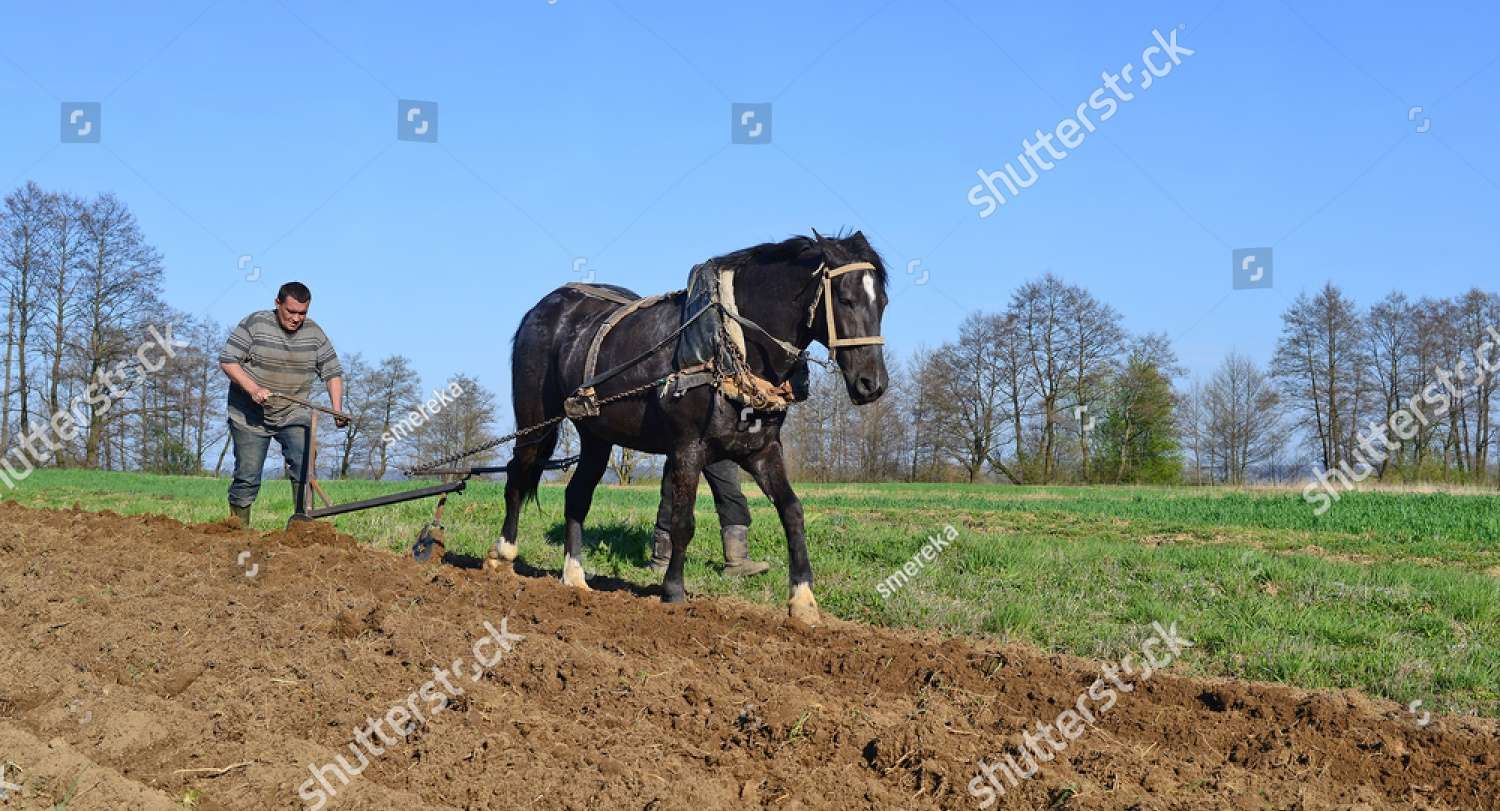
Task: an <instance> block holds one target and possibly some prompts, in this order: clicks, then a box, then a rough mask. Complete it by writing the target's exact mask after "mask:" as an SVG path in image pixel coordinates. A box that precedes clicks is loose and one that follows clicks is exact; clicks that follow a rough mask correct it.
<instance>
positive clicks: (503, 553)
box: [495, 538, 521, 563]
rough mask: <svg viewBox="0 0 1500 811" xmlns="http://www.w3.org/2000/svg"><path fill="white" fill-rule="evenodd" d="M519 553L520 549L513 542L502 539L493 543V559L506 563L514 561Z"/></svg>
mask: <svg viewBox="0 0 1500 811" xmlns="http://www.w3.org/2000/svg"><path fill="white" fill-rule="evenodd" d="M520 552H521V547H520V545H518V544H517V543H516V542H515V541H507V540H505V539H504V538H501V539H500V540H498V541H495V557H497V558H499V559H500V560H503V561H505V562H506V563H510V562H511V561H513V560H515V559H516V555H518V554H520Z"/></svg>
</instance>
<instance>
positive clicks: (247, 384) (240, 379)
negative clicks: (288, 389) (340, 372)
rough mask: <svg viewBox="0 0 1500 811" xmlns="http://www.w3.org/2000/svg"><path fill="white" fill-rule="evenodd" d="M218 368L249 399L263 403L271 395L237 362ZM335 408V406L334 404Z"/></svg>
mask: <svg viewBox="0 0 1500 811" xmlns="http://www.w3.org/2000/svg"><path fill="white" fill-rule="evenodd" d="M219 368H220V369H223V370H224V375H225V376H226V377H228V378H229V379H230V381H231V382H233V383H234V384H235V385H236V386H239V387H240V388H242V389H244V390H245V393H246V394H248V395H250V399H251V400H254V401H255V402H257V403H264V402H265V401H266V399H267V398H269V397H270V396H271V390H270V389H268V388H266V387H265V386H262V385H261V384H259V383H257V382H255V379H254V378H252V377H251V376H250V373H249V372H247V371H245V367H243V366H241V365H239V364H238V363H220V364H219ZM329 388H330V391H331V390H332V387H331V386H330V387H329ZM335 408H337V406H335Z"/></svg>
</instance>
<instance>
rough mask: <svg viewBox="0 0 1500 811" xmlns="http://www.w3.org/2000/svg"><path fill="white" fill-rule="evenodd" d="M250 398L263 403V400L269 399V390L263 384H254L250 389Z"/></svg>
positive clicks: (260, 403)
mask: <svg viewBox="0 0 1500 811" xmlns="http://www.w3.org/2000/svg"><path fill="white" fill-rule="evenodd" d="M250 399H252V400H254V401H255V402H256V403H257V404H259V405H265V402H266V401H267V400H269V399H271V390H270V389H268V388H266V387H265V386H256V387H255V388H253V389H250Z"/></svg>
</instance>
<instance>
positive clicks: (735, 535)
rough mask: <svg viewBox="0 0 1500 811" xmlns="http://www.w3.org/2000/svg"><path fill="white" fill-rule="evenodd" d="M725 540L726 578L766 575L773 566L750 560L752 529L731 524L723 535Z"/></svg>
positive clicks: (724, 530)
mask: <svg viewBox="0 0 1500 811" xmlns="http://www.w3.org/2000/svg"><path fill="white" fill-rule="evenodd" d="M721 534H722V537H723V539H724V576H725V577H754V576H755V575H758V574H765V572H766V571H767V570H769V569H770V568H771V564H769V563H762V562H761V561H758V560H751V559H750V528H749V527H747V526H745V525H743V524H730V525H729V526H727V527H724V529H723V532H722V533H721Z"/></svg>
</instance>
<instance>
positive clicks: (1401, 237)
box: [0, 0, 1500, 423]
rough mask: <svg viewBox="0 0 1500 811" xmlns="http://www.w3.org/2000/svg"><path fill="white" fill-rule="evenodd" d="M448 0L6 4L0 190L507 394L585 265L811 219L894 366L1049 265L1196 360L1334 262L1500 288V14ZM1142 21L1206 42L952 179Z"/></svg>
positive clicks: (1016, 136)
mask: <svg viewBox="0 0 1500 811" xmlns="http://www.w3.org/2000/svg"><path fill="white" fill-rule="evenodd" d="M475 5H476V4H462V5H454V6H449V5H446V4H434V3H422V4H412V3H402V4H373V3H372V4H359V7H360V9H361V11H360V13H359V14H357V15H354V14H351V13H350V12H349V11H348V10H347V9H349V8H352V6H349V5H348V4H334V3H288V4H285V5H283V4H281V3H277V2H269V3H265V2H256V3H246V2H228V1H227V0H226V1H224V2H211V3H210V2H184V3H170V4H157V3H143V4H128V5H121V4H108V5H106V4H102V3H99V4H77V5H74V4H64V3H48V4H34V3H19V2H7V3H5V5H4V8H3V12H0V54H3V57H4V58H3V60H0V98H3V100H4V105H5V111H6V116H5V118H6V126H5V127H3V128H0V181H9V183H8V184H7V185H6V186H5V188H7V189H9V188H13V187H14V186H15V185H16V184H17V183H19V182H21V181H22V180H24V179H27V178H31V179H35V180H37V181H38V182H40V183H42V184H43V185H44V186H46V187H49V188H55V189H68V190H71V191H73V192H76V193H79V194H92V193H96V192H100V191H113V192H115V193H117V194H119V195H121V196H122V197H123V198H124V199H125V200H126V201H127V202H128V203H129V204H130V205H131V207H132V208H133V209H134V211H135V212H136V214H137V215H138V216H139V218H140V220H141V223H142V225H143V227H144V229H145V232H146V234H147V236H148V238H149V239H150V240H151V241H152V242H153V243H154V244H155V245H156V246H157V247H158V248H159V249H160V250H161V251H162V252H163V253H164V254H165V257H166V264H167V299H168V301H169V302H170V303H171V304H172V305H173V306H175V307H178V308H181V309H185V310H189V311H192V312H196V313H206V314H208V315H210V316H212V317H214V318H215V319H217V320H219V321H221V322H225V323H232V322H234V321H235V320H237V319H238V318H239V317H241V316H242V315H244V314H245V313H247V312H249V311H251V310H253V309H257V308H262V307H264V306H267V305H268V304H269V302H270V299H271V298H272V295H273V291H274V289H275V284H276V283H277V282H279V281H282V280H286V279H301V280H303V281H306V282H307V283H308V284H309V285H311V287H312V288H313V290H314V303H313V317H314V318H316V319H317V320H318V321H319V322H321V323H322V324H323V325H324V327H325V328H326V329H327V330H328V332H329V333H330V334H331V335H332V336H333V337H334V340H335V343H336V344H337V345H338V346H339V347H340V349H341V351H343V352H345V353H348V352H352V351H356V350H358V351H361V352H363V353H364V354H365V356H366V357H368V358H379V357H381V356H383V355H387V354H390V353H397V352H399V353H403V354H406V355H408V356H410V357H411V358H413V360H414V361H415V362H416V364H417V367H418V369H419V370H420V371H421V372H422V373H423V375H424V377H425V379H426V380H425V382H426V385H427V386H428V387H429V388H431V387H433V386H436V385H439V384H440V383H441V382H442V380H443V379H444V378H445V377H446V376H447V375H448V374H450V373H452V372H456V371H464V372H467V373H470V374H476V375H478V376H479V377H480V378H481V380H483V381H484V382H485V383H486V384H487V385H489V386H491V387H492V388H494V389H495V390H496V391H497V392H499V393H501V394H502V397H504V396H505V395H506V393H507V392H508V388H507V387H508V385H509V380H508V374H507V370H506V362H505V359H506V354H507V352H508V347H509V338H510V334H511V332H512V331H513V330H514V328H515V325H516V323H517V321H518V320H519V318H520V316H521V314H522V313H523V312H524V311H525V310H526V309H527V308H528V307H529V306H530V305H531V304H533V303H535V301H536V300H537V299H538V298H540V297H541V296H542V295H543V294H545V293H546V292H547V291H548V290H550V289H552V288H554V287H556V286H558V285H560V284H562V283H565V282H567V281H570V280H574V279H579V278H581V276H580V275H579V274H576V273H575V272H574V263H575V259H576V258H577V257H587V264H586V266H585V267H586V268H588V269H592V270H593V271H594V272H595V273H596V278H597V279H598V280H600V281H608V282H615V283H619V284H624V285H626V286H629V287H632V288H635V289H636V290H639V291H641V292H655V291H660V290H667V289H673V288H676V287H679V286H681V284H682V282H683V279H684V277H685V274H686V272H687V270H688V268H689V267H690V266H691V265H692V264H693V263H694V262H697V261H701V260H702V259H704V258H706V257H708V256H711V255H714V254H717V253H722V252H725V251H729V250H732V249H735V248H738V247H742V246H745V245H748V244H752V243H755V242H759V241H763V240H771V239H779V238H782V237H785V236H787V235H789V234H792V233H805V232H807V230H808V229H809V228H812V227H816V228H818V229H819V230H825V229H826V231H834V230H837V229H839V228H841V227H844V228H850V229H853V228H862V229H863V230H864V231H865V232H866V234H868V235H870V236H871V237H872V239H873V240H874V242H875V244H876V246H877V247H878V248H879V249H880V250H881V251H882V252H883V254H884V256H885V258H886V260H887V263H888V264H889V265H890V267H891V268H892V271H893V285H892V290H893V293H894V295H893V301H892V306H891V308H890V310H889V311H888V314H887V317H886V334H887V335H888V336H889V339H890V342H891V345H892V347H894V348H895V349H896V350H897V351H899V352H900V353H902V354H905V353H906V352H907V351H909V350H910V349H912V348H913V347H916V346H917V345H919V344H926V345H929V346H931V345H936V344H938V343H940V342H942V341H944V340H946V339H949V338H950V337H952V336H953V335H954V334H955V332H956V324H957V322H958V320H960V319H961V318H962V316H963V315H964V314H965V312H967V311H969V310H972V309H985V310H997V309H999V308H1002V307H1003V306H1004V305H1005V302H1006V300H1007V298H1008V297H1009V295H1010V292H1011V290H1012V289H1013V288H1014V287H1015V286H1016V285H1017V284H1019V283H1021V282H1022V281H1024V280H1026V279H1028V278H1031V277H1034V276H1036V275H1038V274H1040V273H1042V272H1044V271H1047V270H1051V271H1052V272H1054V273H1056V274H1058V275H1059V276H1062V277H1063V278H1065V279H1067V280H1069V281H1072V282H1076V283H1079V284H1083V285H1085V286H1086V287H1088V288H1089V289H1090V290H1092V291H1093V292H1094V293H1095V294H1096V295H1098V296H1099V297H1101V298H1102V299H1104V300H1106V301H1108V302H1110V303H1112V304H1113V305H1114V306H1115V307H1116V308H1118V309H1119V310H1120V311H1121V312H1123V313H1124V314H1125V318H1126V323H1127V325H1128V326H1129V327H1130V328H1131V329H1132V330H1135V331H1147V330H1158V331H1165V332H1167V333H1168V334H1169V335H1171V336H1173V337H1174V338H1175V339H1176V346H1177V348H1178V351H1179V353H1180V354H1181V355H1182V357H1183V360H1184V362H1185V363H1186V365H1187V366H1188V367H1189V368H1190V369H1191V370H1193V371H1195V372H1204V371H1207V370H1208V369H1210V368H1211V367H1212V366H1213V365H1214V364H1216V363H1217V362H1218V360H1219V359H1220V358H1221V357H1222V356H1223V354H1224V353H1225V352H1227V351H1228V350H1230V349H1239V350H1240V351H1243V352H1246V353H1248V354H1250V355H1251V356H1253V357H1255V358H1257V359H1260V360H1262V361H1264V360H1266V359H1268V358H1269V356H1270V351H1271V348H1272V346H1273V345H1274V341H1275V337H1276V332H1277V330H1278V327H1279V321H1278V315H1279V313H1280V312H1281V310H1282V309H1283V308H1284V307H1285V305H1286V303H1287V302H1288V301H1289V300H1290V299H1291V297H1292V296H1294V295H1295V294H1296V292H1297V291H1298V290H1300V289H1305V288H1307V289H1310V288H1313V287H1316V286H1318V285H1319V284H1321V283H1322V282H1323V281H1324V280H1325V279H1332V280H1334V281H1336V282H1338V283H1339V284H1341V285H1343V286H1344V287H1345V288H1346V289H1347V290H1349V291H1350V292H1351V293H1353V294H1354V295H1355V296H1357V297H1358V298H1359V299H1360V300H1361V301H1363V302H1366V303H1368V302H1370V301H1372V300H1374V299H1375V298H1376V297H1378V296H1380V295H1383V294H1384V293H1385V292H1387V291H1388V290H1390V289H1393V288H1399V289H1402V290H1405V291H1407V292H1409V293H1411V294H1414V295H1421V294H1432V295H1450V294H1453V293H1456V292H1460V291H1462V290H1465V289H1467V288H1468V287H1470V286H1472V285H1476V284H1478V285H1489V286H1491V287H1494V286H1495V285H1494V279H1495V270H1494V269H1495V268H1496V266H1497V265H1500V261H1497V260H1500V239H1497V234H1500V227H1497V226H1500V222H1497V218H1500V207H1497V206H1496V204H1495V200H1496V193H1497V192H1500V105H1497V104H1496V102H1497V99H1500V94H1497V92H1496V90H1495V85H1496V83H1497V82H1500V64H1497V58H1500V44H1496V42H1495V39H1494V31H1495V30H1497V28H1500V11H1497V9H1496V5H1495V4H1494V3H1493V2H1482V3H1481V2H1475V3H1470V4H1455V3H1431V4H1423V5H1422V6H1421V7H1415V6H1413V7H1410V8H1404V9H1401V10H1396V9H1392V8H1385V7H1384V6H1385V5H1386V4H1379V5H1381V6H1382V8H1380V9H1379V10H1378V11H1377V10H1372V9H1367V8H1363V7H1359V6H1356V5H1351V4H1348V3H1332V2H1296V3H1293V4H1290V5H1289V4H1283V3H1279V2H1267V3H1253V4H1250V3H1231V2H1224V3H1220V4H1217V7H1215V6H1216V3H1214V2H1202V3H1154V4H1133V3H1131V4H1127V3H1110V4H1098V5H1090V6H1089V7H1087V8H1082V7H1065V6H1059V5H1056V4H1041V3H1033V4H1005V5H1004V8H1001V7H999V6H1000V4H995V3H980V2H975V1H974V0H952V2H951V3H950V2H947V0H933V1H932V2H917V1H916V0H895V2H878V1H877V2H868V3H864V2H860V3H855V2H829V3H821V2H820V3H805V2H761V3H754V4H735V5H733V6H729V5H728V4H719V3H701V2H694V3H688V2H628V3H627V2H625V0H619V2H611V0H557V1H556V2H555V3H553V4H549V3H548V2H546V0H524V1H520V0H510V1H509V2H505V3H503V4H484V5H487V6H490V10H486V11H483V12H480V11H476V10H475V8H474V6H475ZM1153 29H1159V30H1160V31H1162V32H1163V33H1164V34H1165V33H1167V32H1170V31H1171V30H1172V29H1177V33H1178V42H1179V43H1180V44H1181V45H1182V46H1184V47H1188V48H1191V49H1193V50H1195V51H1196V53H1195V54H1194V55H1192V56H1190V57H1186V58H1185V59H1184V60H1183V63H1182V64H1181V65H1178V66H1176V67H1175V68H1174V69H1173V70H1172V72H1171V73H1170V74H1168V75H1166V76H1164V77H1162V78H1160V79H1158V80H1156V83H1155V84H1154V85H1153V86H1152V87H1151V88H1150V89H1149V90H1148V91H1141V92H1138V93H1137V94H1136V98H1135V99H1134V100H1133V101H1131V102H1129V103H1128V104H1122V105H1121V106H1120V109H1119V111H1118V113H1117V114H1116V115H1115V116H1114V117H1113V118H1112V119H1111V120H1109V121H1107V122H1102V123H1100V124H1099V125H1098V132H1097V133H1095V134H1093V135H1091V136H1089V138H1088V139H1087V140H1086V141H1085V142H1084V143H1083V144H1081V145H1080V146H1079V147H1078V148H1077V149H1076V150H1074V151H1072V153H1071V154H1070V155H1069V156H1068V157H1067V159H1066V160H1063V161H1059V162H1057V164H1056V166H1055V168H1054V169H1053V170H1051V171H1050V172H1045V173H1043V174H1042V177H1041V178H1040V180H1039V181H1038V182H1037V183H1036V185H1035V186H1033V187H1031V188H1029V189H1026V190H1025V191H1024V192H1022V193H1021V194H1020V196H1019V197H1017V198H1015V199H1013V200H1011V201H1010V202H1008V203H1007V204H1006V205H1005V206H1004V207H1002V208H1000V209H999V210H998V211H997V212H996V213H995V214H994V215H992V216H990V217H988V218H985V219H981V218H980V217H979V216H978V211H979V210H978V209H977V208H975V207H974V206H972V205H971V204H970V203H969V202H968V200H967V199H966V195H967V192H968V189H969V187H970V186H972V185H974V184H975V183H976V182H977V180H976V177H975V172H976V170H979V169H985V170H995V169H998V168H1000V167H1001V166H1002V165H1003V164H1004V163H1005V162H1006V161H1013V160H1015V158H1016V156H1017V154H1018V153H1019V152H1020V151H1021V141H1022V139H1023V138H1027V137H1030V136H1031V135H1032V133H1033V132H1034V131H1035V130H1037V129H1043V130H1049V131H1050V130H1052V129H1053V128H1054V127H1055V126H1056V125H1057V124H1058V122H1059V121H1060V120H1061V119H1062V118H1063V117H1064V116H1066V115H1069V114H1070V113H1071V111H1072V110H1073V109H1074V108H1075V107H1076V106H1077V105H1078V104H1080V103H1083V102H1084V101H1085V100H1086V99H1088V97H1089V94H1090V93H1092V92H1093V91H1094V90H1095V89H1096V88H1098V87H1100V85H1101V73H1102V72H1104V71H1106V70H1108V71H1116V70H1118V69H1119V67H1120V66H1122V65H1124V64H1126V63H1139V59H1140V54H1141V51H1142V49H1144V48H1145V47H1147V46H1149V45H1151V44H1152V42H1153V37H1152V31H1153ZM1137 69H1139V68H1137ZM398 98H407V99H418V100H431V101H436V102H438V104H439V105H440V113H439V142H438V143H437V144H430V143H412V142H404V141H397V140H396V137H395V130H396V116H397V113H396V107H397V99H398ZM64 101H67V102H73V101H99V102H102V105H103V114H102V117H103V120H102V122H101V129H100V133H101V138H102V140H101V143H99V144H61V143H59V125H60V121H59V119H60V104H61V103H62V102H64ZM765 101H771V102H772V103H773V127H772V143H771V144H770V145H731V144H730V143H729V138H730V118H731V116H730V105H731V103H732V102H765ZM1415 106H1421V107H1422V108H1423V110H1422V111H1421V112H1420V113H1416V114H1415V118H1414V119H1411V118H1410V116H1411V115H1412V114H1411V113H1410V112H1409V111H1410V108H1412V107H1415ZM1424 121H1425V122H1427V123H1426V125H1425V129H1426V131H1425V132H1418V131H1417V130H1418V129H1421V128H1423V122H1424ZM1263 246H1274V248H1275V269H1274V277H1275V280H1276V289H1275V290H1273V291H1264V290H1256V291H1241V292H1231V290H1230V264H1231V262H1230V251H1231V250H1232V249H1233V248H1241V247H1263ZM246 254H248V255H251V256H253V257H254V260H253V262H254V265H255V266H259V267H261V268H262V269H263V277H262V279H261V281H259V282H258V283H251V282H247V281H244V280H243V276H244V272H243V271H241V270H240V269H239V268H238V267H237V264H238V258H239V257H240V256H241V255H246ZM912 260H920V263H921V264H920V265H919V266H918V268H917V271H916V272H915V273H912V274H910V275H908V274H907V273H906V272H905V270H906V267H907V263H908V262H910V261H912ZM924 271H925V272H926V273H928V274H929V276H928V283H927V284H924V285H915V284H913V282H914V281H916V280H917V279H918V278H919V277H920V274H921V273H922V272H924ZM505 421H506V422H507V423H508V422H509V413H508V408H507V409H505Z"/></svg>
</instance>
